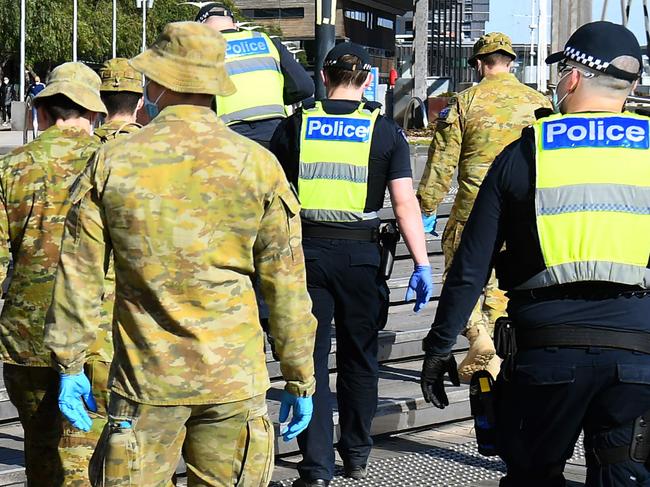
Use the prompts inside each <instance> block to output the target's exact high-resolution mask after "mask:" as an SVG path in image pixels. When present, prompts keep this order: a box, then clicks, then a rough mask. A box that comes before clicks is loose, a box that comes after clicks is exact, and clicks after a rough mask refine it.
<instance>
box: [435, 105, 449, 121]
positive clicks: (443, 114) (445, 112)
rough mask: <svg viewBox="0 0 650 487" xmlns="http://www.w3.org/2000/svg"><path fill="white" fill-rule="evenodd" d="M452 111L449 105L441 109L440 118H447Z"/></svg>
mask: <svg viewBox="0 0 650 487" xmlns="http://www.w3.org/2000/svg"><path fill="white" fill-rule="evenodd" d="M450 111H451V109H450V108H449V107H448V106H447V107H445V108H443V109H442V110H440V113H439V114H438V119H439V120H446V119H447V116H448V115H449V112H450Z"/></svg>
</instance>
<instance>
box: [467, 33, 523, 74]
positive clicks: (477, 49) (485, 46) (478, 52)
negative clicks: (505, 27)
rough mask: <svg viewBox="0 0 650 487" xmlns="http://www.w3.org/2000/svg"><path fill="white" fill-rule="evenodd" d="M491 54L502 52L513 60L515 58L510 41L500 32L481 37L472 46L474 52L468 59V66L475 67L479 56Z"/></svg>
mask: <svg viewBox="0 0 650 487" xmlns="http://www.w3.org/2000/svg"><path fill="white" fill-rule="evenodd" d="M493 52H502V53H504V54H508V55H509V56H511V57H512V58H513V59H515V58H516V57H517V54H515V51H514V49H513V48H512V40H510V37H508V36H507V35H505V34H502V33H501V32H490V33H488V34H484V35H482V36H481V37H480V38H479V40H478V41H476V44H474V52H473V54H472V57H471V58H469V64H470V66H476V60H477V59H478V58H479V57H480V56H485V55H486V54H492V53H493Z"/></svg>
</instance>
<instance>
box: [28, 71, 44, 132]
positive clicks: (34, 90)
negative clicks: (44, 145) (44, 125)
mask: <svg viewBox="0 0 650 487" xmlns="http://www.w3.org/2000/svg"><path fill="white" fill-rule="evenodd" d="M44 89H45V84H44V83H41V78H40V76H38V75H35V76H34V82H33V83H32V84H31V85H29V88H28V89H27V96H28V97H29V99H30V101H31V104H32V136H33V138H36V137H37V136H38V117H37V116H36V107H35V106H34V98H36V95H38V94H39V93H40V92H41V91H43V90H44Z"/></svg>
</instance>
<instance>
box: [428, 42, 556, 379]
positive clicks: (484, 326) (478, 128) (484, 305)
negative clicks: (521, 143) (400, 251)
mask: <svg viewBox="0 0 650 487" xmlns="http://www.w3.org/2000/svg"><path fill="white" fill-rule="evenodd" d="M515 57H516V54H515V52H514V50H513V49H512V44H511V41H510V38H509V37H508V36H506V35H504V34H501V33H498V32H494V33H489V34H485V35H484V36H482V37H481V38H480V39H479V40H478V41H477V42H476V44H475V45H474V53H473V56H472V58H471V59H470V63H471V64H472V65H473V67H474V68H475V69H476V70H477V71H478V73H479V76H480V77H481V78H482V80H481V82H480V83H479V84H478V85H476V86H473V87H471V88H469V89H467V90H465V91H463V92H461V93H459V94H458V96H456V97H454V98H451V99H450V100H449V105H448V106H447V107H446V108H445V109H444V110H443V111H442V112H441V113H440V117H439V119H438V122H437V126H436V133H435V135H434V138H433V142H432V143H431V147H430V149H429V160H428V161H427V165H426V167H425V170H424V174H423V176H422V180H421V181H420V186H419V188H418V193H417V194H418V199H419V200H420V207H421V209H422V213H423V215H424V216H425V217H424V219H425V220H426V219H427V218H426V216H427V215H433V214H435V212H436V210H437V208H438V205H439V204H440V202H441V201H442V200H443V198H444V197H445V196H446V195H447V193H448V191H449V187H450V186H451V180H452V177H453V175H454V172H455V171H456V168H458V185H459V188H458V193H457V195H456V199H455V201H454V205H453V208H452V210H451V215H450V216H449V221H448V222H447V225H446V227H445V230H444V233H443V235H442V248H443V253H444V255H445V270H448V269H449V267H450V266H451V260H452V258H453V255H454V253H455V251H456V249H457V248H458V244H459V243H460V238H461V235H462V232H463V228H464V226H465V223H466V222H467V219H468V217H469V214H470V212H471V210H472V206H473V205H474V200H475V198H476V194H477V193H478V190H479V187H480V185H481V182H482V181H483V178H484V177H485V174H486V173H487V170H488V169H489V167H490V164H492V161H494V159H495V158H496V156H497V155H498V154H499V153H500V152H501V151H502V150H503V149H504V148H505V147H506V146H507V145H508V144H510V143H511V142H513V141H514V140H515V139H517V138H518V137H519V135H520V134H521V130H522V129H523V128H524V127H526V126H527V125H529V124H530V123H532V122H533V121H534V120H535V114H534V112H535V110H536V109H538V108H540V107H546V108H550V107H551V104H550V102H549V101H548V99H547V98H546V97H544V96H543V95H542V94H541V93H539V92H537V91H535V90H533V89H531V88H529V87H527V86H525V85H523V84H522V83H520V82H519V81H518V80H517V79H516V78H515V76H514V75H513V74H511V73H510V68H511V66H512V61H513V60H514V59H515ZM433 220H434V221H435V218H434V219H433ZM433 226H434V227H435V223H434V224H433ZM425 227H426V222H425ZM505 308H506V297H505V295H504V293H503V292H502V291H500V290H499V289H498V286H497V283H496V279H495V277H494V275H492V276H491V277H490V279H489V281H488V283H487V285H486V287H485V291H484V293H483V296H482V298H481V300H479V303H477V305H476V307H475V309H474V311H473V313H472V316H471V317H470V321H469V323H468V326H467V329H466V330H465V332H464V334H465V336H466V337H467V338H468V340H469V342H470V349H469V352H468V354H467V357H466V358H465V360H463V362H461V364H460V365H459V372H460V376H461V379H463V380H465V381H469V379H470V377H471V375H472V374H473V373H474V372H475V371H476V370H480V369H485V368H487V369H488V370H489V371H490V372H491V373H492V374H493V375H495V376H496V374H497V373H498V371H499V361H498V358H497V357H496V356H495V350H494V345H493V343H492V338H491V335H492V334H493V330H494V322H495V321H496V319H497V318H498V317H500V316H503V315H505Z"/></svg>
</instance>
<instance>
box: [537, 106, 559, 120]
mask: <svg viewBox="0 0 650 487" xmlns="http://www.w3.org/2000/svg"><path fill="white" fill-rule="evenodd" d="M554 113H555V112H554V111H553V109H552V108H546V107H539V108H538V109H537V110H535V119H536V120H539V119H540V118H546V117H550V116H551V115H553V114H554Z"/></svg>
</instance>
